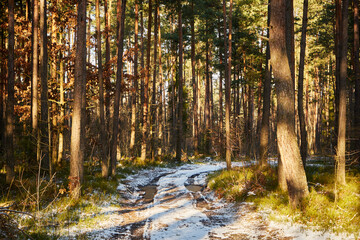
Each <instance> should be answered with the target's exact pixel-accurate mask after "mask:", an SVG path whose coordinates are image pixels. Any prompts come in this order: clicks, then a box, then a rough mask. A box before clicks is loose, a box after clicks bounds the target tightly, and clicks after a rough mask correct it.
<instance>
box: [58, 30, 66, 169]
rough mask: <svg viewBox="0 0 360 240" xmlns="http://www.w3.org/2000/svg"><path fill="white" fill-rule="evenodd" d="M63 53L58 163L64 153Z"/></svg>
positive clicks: (60, 82) (60, 81)
mask: <svg viewBox="0 0 360 240" xmlns="http://www.w3.org/2000/svg"><path fill="white" fill-rule="evenodd" d="M60 43H61V44H64V33H63V32H61V33H60ZM64 61H65V60H64V59H63V53H62V52H60V71H59V88H60V89H59V95H60V121H59V140H58V141H59V142H58V143H59V145H58V157H57V164H58V165H60V164H61V162H62V159H63V157H64V156H63V153H64V124H65V121H64V116H65V99H64V80H65V69H64V65H65V63H64Z"/></svg>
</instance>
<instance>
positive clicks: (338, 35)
mask: <svg viewBox="0 0 360 240" xmlns="http://www.w3.org/2000/svg"><path fill="white" fill-rule="evenodd" d="M341 9H342V8H341V0H335V56H336V64H335V66H336V69H335V136H338V135H339V134H338V132H337V131H338V129H339V125H338V123H339V92H340V86H339V84H340V59H341V26H342V12H341ZM336 138H337V137H335V138H334V139H336ZM334 144H335V145H336V143H335V142H334Z"/></svg>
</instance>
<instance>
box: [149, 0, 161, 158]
mask: <svg viewBox="0 0 360 240" xmlns="http://www.w3.org/2000/svg"><path fill="white" fill-rule="evenodd" d="M158 6H159V0H155V14H154V63H153V66H154V69H153V82H152V84H153V86H152V88H153V90H152V101H151V103H152V104H151V158H152V159H155V150H156V140H157V136H156V76H157V64H156V63H157V60H158V59H157V51H158V48H157V47H158V27H157V25H158V22H157V21H158V12H157V9H158ZM150 31H151V30H150Z"/></svg>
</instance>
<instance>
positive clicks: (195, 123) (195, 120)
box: [190, 0, 199, 155]
mask: <svg viewBox="0 0 360 240" xmlns="http://www.w3.org/2000/svg"><path fill="white" fill-rule="evenodd" d="M191 11H192V12H191V13H192V15H191V22H190V27H191V78H192V85H193V141H194V153H195V155H198V150H199V149H198V148H199V142H198V128H197V126H198V116H197V83H196V75H195V64H196V62H195V13H194V0H193V1H191Z"/></svg>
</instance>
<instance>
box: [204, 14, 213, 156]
mask: <svg viewBox="0 0 360 240" xmlns="http://www.w3.org/2000/svg"><path fill="white" fill-rule="evenodd" d="M209 31H210V30H209V23H208V20H206V34H207V35H209V34H210V32H209ZM205 51H206V53H205V54H206V63H205V64H206V65H205V71H206V73H205V74H206V76H205V107H204V111H205V113H204V120H205V153H206V154H210V147H211V146H210V56H209V55H210V54H209V51H210V43H209V38H206V43H205Z"/></svg>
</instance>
